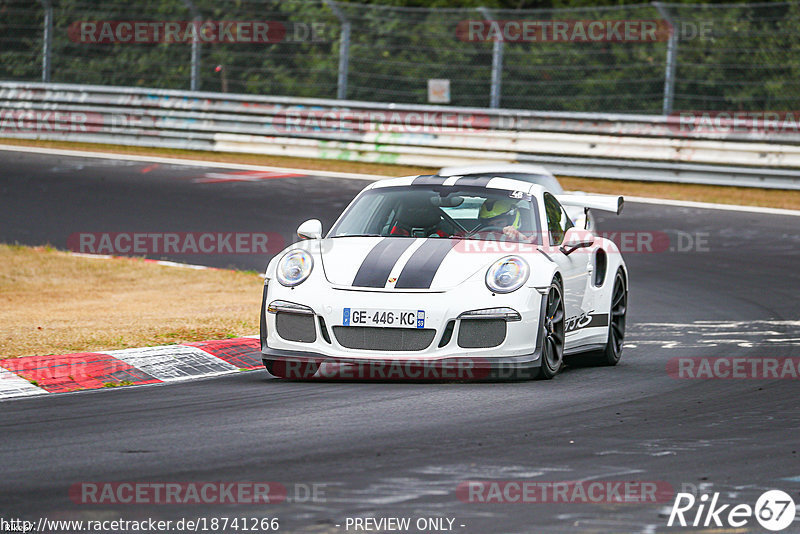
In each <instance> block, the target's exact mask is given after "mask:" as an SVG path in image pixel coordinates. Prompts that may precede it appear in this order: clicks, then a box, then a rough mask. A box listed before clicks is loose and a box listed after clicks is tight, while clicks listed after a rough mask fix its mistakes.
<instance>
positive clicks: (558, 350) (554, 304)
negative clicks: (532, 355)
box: [539, 280, 564, 380]
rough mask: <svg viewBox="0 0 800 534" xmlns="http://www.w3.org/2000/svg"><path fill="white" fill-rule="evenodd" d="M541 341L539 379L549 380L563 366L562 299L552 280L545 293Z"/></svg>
mask: <svg viewBox="0 0 800 534" xmlns="http://www.w3.org/2000/svg"><path fill="white" fill-rule="evenodd" d="M540 335H542V336H544V338H543V339H542V367H541V368H540V370H539V378H543V379H545V380H549V379H551V378H553V377H554V376H556V375H557V374H558V372H559V371H561V368H562V367H563V365H564V297H563V291H562V290H561V285H560V284H559V283H558V281H557V280H553V283H552V284H551V285H550V290H549V291H548V293H547V307H546V312H545V317H544V327H543V329H542V332H541V334H540Z"/></svg>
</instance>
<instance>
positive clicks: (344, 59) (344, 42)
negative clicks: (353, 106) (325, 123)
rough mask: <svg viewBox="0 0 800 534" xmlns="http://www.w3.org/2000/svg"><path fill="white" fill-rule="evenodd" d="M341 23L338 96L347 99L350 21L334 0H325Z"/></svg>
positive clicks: (340, 98)
mask: <svg viewBox="0 0 800 534" xmlns="http://www.w3.org/2000/svg"><path fill="white" fill-rule="evenodd" d="M324 2H325V5H326V6H328V7H329V8H330V9H331V11H333V14H334V15H336V18H338V19H339V23H340V24H341V25H342V34H341V38H340V40H339V77H338V80H337V85H336V87H337V89H336V98H338V99H339V100H346V99H347V73H348V70H349V69H350V21H349V20H347V16H346V15H345V14H344V12H343V11H342V10H341V9H339V6H337V5H336V2H335V1H334V0H324Z"/></svg>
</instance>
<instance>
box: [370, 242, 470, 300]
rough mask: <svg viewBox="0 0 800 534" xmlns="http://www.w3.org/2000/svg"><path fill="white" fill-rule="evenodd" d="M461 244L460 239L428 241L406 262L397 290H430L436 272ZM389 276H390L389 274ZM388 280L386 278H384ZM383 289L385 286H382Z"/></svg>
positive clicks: (398, 279)
mask: <svg viewBox="0 0 800 534" xmlns="http://www.w3.org/2000/svg"><path fill="white" fill-rule="evenodd" d="M458 243H459V240H458V239H428V240H427V241H425V243H423V244H422V246H420V247H419V248H418V249H417V250H415V251H414V253H413V254H412V255H411V257H410V258H409V259H408V261H407V262H406V264H405V266H404V267H403V270H402V271H400V276H398V277H397V283H396V284H395V285H394V287H395V288H397V289H428V288H429V287H431V282H433V277H434V276H436V271H438V270H439V266H440V265H441V264H442V262H443V261H444V258H445V256H447V255H448V254H449V253H450V251H451V250H453V247H455V246H456V245H457V244H458ZM387 276H388V274H387ZM383 280H384V281H385V280H386V277H384V278H383ZM381 287H383V286H381Z"/></svg>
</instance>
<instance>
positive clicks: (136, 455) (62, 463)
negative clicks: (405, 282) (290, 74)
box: [0, 152, 800, 533]
mask: <svg viewBox="0 0 800 534" xmlns="http://www.w3.org/2000/svg"><path fill="white" fill-rule="evenodd" d="M0 165H2V167H0V168H2V172H0V241H2V242H15V241H17V242H19V243H22V244H28V245H40V244H45V243H50V244H52V245H54V246H56V247H58V248H66V246H67V240H68V238H69V236H70V235H72V234H75V233H80V232H183V231H204V232H205V231H213V232H223V231H233V232H258V231H265V232H275V233H278V234H280V235H281V236H282V238H283V239H284V240H285V241H287V242H288V241H289V240H293V237H292V235H293V233H294V230H295V229H296V227H297V225H298V224H299V223H300V222H302V221H303V220H305V219H307V218H311V217H316V218H319V219H321V220H322V222H323V225H324V227H325V228H329V227H330V224H331V223H332V222H333V220H334V219H335V218H336V216H338V214H339V213H340V212H341V210H342V209H343V208H344V206H345V205H346V204H347V202H349V200H350V199H351V198H352V197H353V196H354V195H355V194H356V193H357V192H358V190H360V188H361V187H363V185H365V184H364V183H363V182H360V181H357V180H346V179H339V178H330V177H324V176H302V177H285V178H252V177H250V178H252V179H248V180H247V181H241V180H240V179H241V178H242V177H241V176H239V177H234V178H233V179H232V180H228V179H225V181H213V182H211V181H209V179H208V173H212V174H230V173H231V172H235V171H231V170H230V169H213V168H204V167H188V166H183V165H164V164H162V165H147V164H146V163H141V162H125V161H114V160H96V159H84V158H74V157H63V156H61V157H58V156H46V155H36V154H21V153H15V152H2V153H0ZM217 179H218V177H217ZM598 223H599V227H600V229H601V230H602V231H608V232H613V231H626V232H654V233H659V235H661V233H663V234H667V235H669V236H670V243H671V245H670V246H671V247H673V248H677V249H684V248H685V250H673V251H670V250H663V251H661V252H644V251H642V252H635V251H633V252H630V253H628V254H626V256H625V257H626V261H627V263H628V267H629V271H630V301H629V313H628V336H627V338H626V348H625V350H624V354H623V358H622V361H621V362H620V364H619V365H618V366H617V367H614V368H598V367H573V368H568V369H567V370H566V371H565V372H563V373H562V374H561V375H559V376H558V377H556V379H554V380H552V381H533V382H516V383H481V384H475V383H455V384H452V383H451V384H447V383H444V384H430V383H427V384H426V383H413V384H410V383H341V382H325V383H319V382H315V383H303V382H291V381H281V380H275V379H271V378H270V377H269V376H268V375H267V373H266V372H265V371H254V372H248V373H241V374H237V375H229V376H224V377H220V378H215V379H208V380H198V381H192V382H185V383H180V384H172V385H169V386H161V385H158V386H145V387H138V388H118V389H116V390H113V391H87V392H79V393H73V394H65V395H52V396H45V397H41V398H28V399H19V400H12V401H7V402H3V403H0V436H2V439H0V465H2V466H3V467H2V477H0V517H3V518H9V517H22V518H30V519H32V520H36V519H38V518H41V517H47V518H48V519H56V518H60V519H66V518H73V519H96V518H106V519H108V518H120V517H121V518H124V519H136V518H144V517H153V518H161V519H172V520H175V519H180V518H182V517H183V518H185V517H193V516H202V517H208V518H210V517H220V516H228V517H278V518H279V519H280V521H281V531H284V532H330V533H338V532H354V530H352V528H351V529H350V530H345V522H346V520H347V518H353V517H368V516H369V517H409V518H412V521H413V520H416V519H417V518H420V517H449V518H454V520H455V521H454V530H455V531H457V532H470V533H472V532H475V533H489V532H509V533H512V532H513V533H517V532H519V533H525V532H645V531H647V532H654V531H661V530H675V529H667V527H666V522H667V517H666V516H665V513H667V514H668V511H669V508H670V506H671V504H672V500H671V499H668V500H667V501H666V502H661V503H646V504H634V503H582V502H558V503H551V504H541V503H525V504H520V503H515V504H480V503H468V502H462V501H461V500H459V498H458V496H457V494H456V488H457V487H458V485H459V483H461V482H464V481H469V480H490V479H491V480H530V481H575V480H600V481H606V480H616V481H625V480H628V481H654V482H666V483H668V484H669V485H671V487H672V488H674V489H675V490H676V491H678V490H680V489H681V488H682V487H692V486H693V487H697V488H699V489H700V491H701V492H705V493H713V492H721V497H720V499H721V500H722V501H724V502H731V503H740V502H741V503H749V504H750V505H753V504H754V503H755V501H756V499H757V497H758V496H759V495H760V494H761V493H762V492H763V491H765V490H766V489H773V488H776V489H782V490H784V491H786V492H788V493H789V494H790V495H792V496H793V497H794V499H795V501H796V502H797V503H800V478H798V476H800V439H798V436H799V435H800V434H798V428H800V405H799V404H798V402H797V394H798V386H799V384H800V382H798V381H797V380H790V379H783V380H748V379H731V380H724V379H710V380H690V379H680V378H673V377H672V376H670V374H669V373H668V372H667V363H668V362H669V361H670V360H671V359H673V358H678V357H700V356H703V357H748V358H774V357H788V356H794V357H797V356H800V273H799V272H798V265H800V224H798V219H797V218H796V217H788V216H776V215H765V214H758V213H742V212H726V211H717V210H706V209H696V208H681V207H674V206H655V205H645V204H635V203H628V204H627V205H626V206H625V210H624V212H623V214H622V215H621V216H619V217H616V216H606V215H600V216H599V217H598ZM690 242H691V243H690ZM159 257H161V256H159ZM166 259H171V260H176V261H185V262H189V263H202V264H207V265H212V266H217V267H228V266H232V267H236V268H245V269H255V270H259V271H260V270H263V268H264V267H265V266H266V263H267V260H268V258H267V257H264V256H261V255H252V254H241V255H237V254H233V255H231V254H227V255H216V256H214V255H201V256H198V255H177V256H175V255H173V256H166ZM42 274H43V275H46V273H42ZM254 313H258V311H257V310H254ZM793 478H794V479H795V480H791V479H793ZM124 481H135V482H190V481H195V482H199V481H223V482H228V481H230V482H233V481H274V482H279V483H282V484H283V485H284V486H286V487H287V488H288V489H289V494H290V496H294V497H295V498H294V499H290V500H292V501H293V502H284V503H281V504H269V505H244V504H239V505H230V504H225V505H196V504H181V505H145V504H141V505H131V504H103V505H91V504H76V503H75V502H73V501H72V500H71V499H70V496H69V488H70V487H71V486H72V485H74V484H76V483H81V482H124ZM314 484H317V485H321V486H319V487H320V488H322V490H321V492H322V496H318V498H317V499H316V500H315V502H304V498H303V494H304V488H307V487H310V486H311V485H314ZM295 493H298V494H300V495H295ZM687 517H688V516H687ZM797 524H798V523H795V525H797ZM337 525H340V526H337ZM461 525H463V526H461ZM696 530H697V529H696ZM750 530H752V531H760V530H759V527H758V525H757V523H755V521H751V524H750ZM411 531H412V532H418V531H417V530H411ZM678 531H684V530H678Z"/></svg>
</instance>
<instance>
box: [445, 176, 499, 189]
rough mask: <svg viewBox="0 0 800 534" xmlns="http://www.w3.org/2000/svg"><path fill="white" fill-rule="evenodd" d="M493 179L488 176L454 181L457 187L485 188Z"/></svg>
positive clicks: (467, 177)
mask: <svg viewBox="0 0 800 534" xmlns="http://www.w3.org/2000/svg"><path fill="white" fill-rule="evenodd" d="M493 178H494V176H493V175H489V176H464V177H463V178H459V179H458V180H456V184H455V185H457V186H462V187H463V186H473V187H486V186H487V185H489V182H490V181H491V180H492V179H493Z"/></svg>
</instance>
